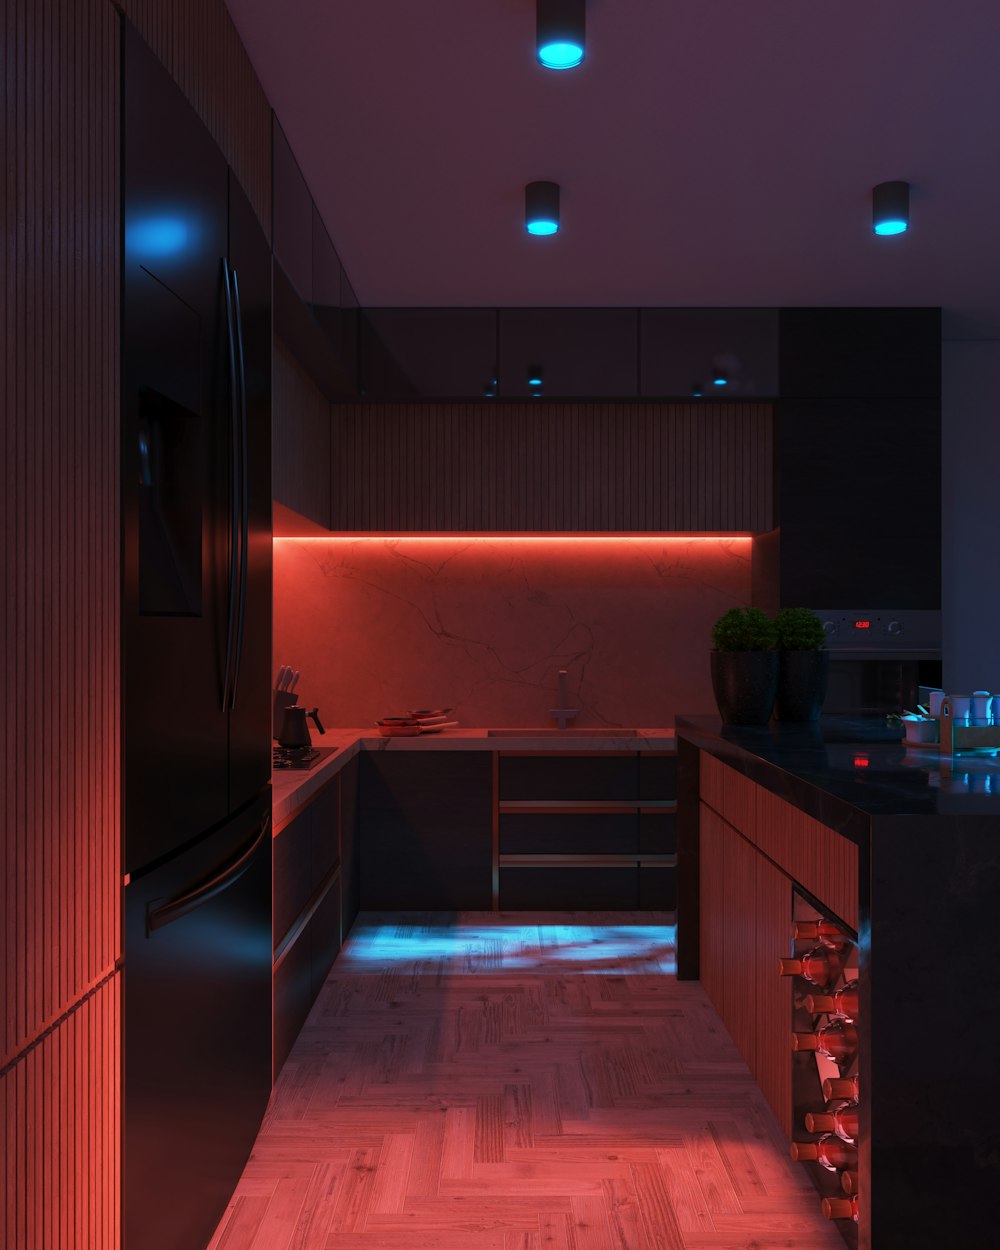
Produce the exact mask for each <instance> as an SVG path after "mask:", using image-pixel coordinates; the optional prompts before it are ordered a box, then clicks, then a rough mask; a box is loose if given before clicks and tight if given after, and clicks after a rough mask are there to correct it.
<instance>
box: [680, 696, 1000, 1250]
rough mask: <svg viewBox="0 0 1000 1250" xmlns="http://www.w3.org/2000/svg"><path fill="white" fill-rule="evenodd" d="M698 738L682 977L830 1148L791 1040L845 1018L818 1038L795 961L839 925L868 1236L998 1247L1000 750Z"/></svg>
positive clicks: (765, 1084)
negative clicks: (815, 1119)
mask: <svg viewBox="0 0 1000 1250" xmlns="http://www.w3.org/2000/svg"><path fill="white" fill-rule="evenodd" d="M677 737H678V974H679V976H680V977H682V978H700V979H701V980H702V982H703V983H704V985H705V987H706V989H707V990H708V992H709V994H710V996H711V997H712V999H713V1001H714V1003H715V1005H716V1007H717V1008H718V1010H719V1012H720V1015H721V1016H722V1018H723V1020H724V1021H725V1023H726V1025H727V1027H728V1029H729V1031H730V1033H731V1034H732V1035H733V1038H734V1041H736V1043H737V1046H738V1047H739V1048H740V1050H741V1053H743V1055H744V1058H745V1059H746V1060H747V1063H748V1064H749V1066H750V1067H751V1070H752V1071H753V1072H754V1075H755V1077H756V1078H757V1080H758V1083H759V1084H760V1086H761V1089H762V1090H763V1092H764V1094H765V1096H766V1097H767V1098H768V1101H769V1102H770V1104H771V1106H772V1107H773V1109H774V1110H775V1113H776V1114H777V1116H778V1119H779V1122H780V1123H781V1124H782V1125H783V1127H784V1128H785V1131H786V1132H787V1133H788V1135H789V1137H790V1139H792V1140H795V1141H799V1142H804V1143H815V1142H816V1141H817V1139H818V1134H810V1133H808V1132H807V1131H806V1130H805V1127H804V1124H803V1122H802V1119H801V1115H800V1113H801V1111H802V1109H803V1105H804V1103H803V1099H804V1098H805V1099H808V1092H807V1093H806V1094H803V1085H802V1078H803V1068H802V1063H801V1061H802V1058H803V1056H802V1055H799V1054H796V1055H795V1056H793V1054H792V1046H791V1043H792V1038H791V1034H792V1032H793V1029H795V1030H801V1029H802V1028H803V1027H805V1028H807V1029H808V1028H810V1027H819V1026H820V1025H821V1024H822V1023H823V1022H824V1021H826V1020H827V1019H828V1017H827V1016H826V1015H824V1014H822V1013H819V1014H814V1015H813V1016H812V1017H811V1019H812V1020H813V1024H812V1025H811V1026H810V1024H809V1023H808V1020H809V1019H810V1017H809V1016H806V1017H805V1019H806V1020H807V1023H806V1024H805V1025H804V1026H803V1023H802V1022H803V1002H804V993H803V991H806V990H809V989H810V988H811V989H812V991H813V992H818V990H817V989H816V987H815V986H813V987H809V986H808V985H806V984H805V983H804V982H802V981H801V980H800V979H799V978H797V977H787V978H783V977H780V976H779V975H778V960H779V958H788V957H791V956H792V955H793V954H800V955H801V954H802V953H803V950H804V947H805V946H807V945H809V943H805V944H803V943H802V942H799V943H796V944H793V938H792V933H793V930H792V924H793V920H794V919H796V918H798V917H800V916H802V915H803V914H807V912H808V913H811V914H813V915H819V916H823V917H826V918H828V919H830V920H831V921H832V922H835V923H836V924H837V926H838V927H839V928H840V929H841V930H842V931H843V932H845V933H846V934H847V935H849V936H850V937H851V938H853V939H854V943H855V945H854V948H853V950H852V954H851V958H852V960H853V963H854V966H855V967H857V969H858V974H859V976H858V979H859V986H858V992H859V1006H858V1019H857V1032H858V1039H859V1045H858V1050H857V1056H856V1060H855V1066H854V1067H853V1069H852V1071H853V1072H856V1074H857V1075H858V1078H859V1086H860V1091H861V1093H860V1108H859V1118H860V1129H859V1137H858V1158H857V1163H856V1167H857V1177H858V1180H857V1187H858V1190H859V1200H858V1207H859V1220H858V1223H857V1225H856V1226H853V1222H852V1221H849V1222H847V1223H848V1224H850V1225H852V1226H851V1227H848V1226H846V1225H845V1227H844V1231H845V1234H846V1240H848V1242H851V1240H852V1238H853V1237H854V1235H855V1234H856V1236H857V1244H859V1245H860V1246H861V1247H862V1248H863V1250H886V1248H887V1250H891V1248H892V1247H894V1246H914V1247H916V1246H919V1247H925V1246H926V1247H939V1246H940V1247H945V1246H961V1247H962V1248H963V1250H979V1248H980V1247H983V1248H985V1247H987V1246H989V1247H993V1246H995V1245H996V1244H997V1242H998V1228H1000V1218H998V1215H997V1210H996V1200H995V1197H994V1191H995V1188H996V1185H997V1182H998V1180H1000V1129H998V1120H997V1117H996V1114H995V1111H994V1108H995V1106H996V1103H997V1093H998V1090H997V1086H998V1083H1000V1078H998V1076H997V1063H996V1042H995V1038H996V1032H997V1025H998V1012H997V1009H996V1006H995V1001H996V990H995V987H994V975H995V974H994V973H993V968H992V959H991V958H990V952H992V950H993V949H994V947H995V944H996V929H997V920H996V908H997V901H998V899H1000V764H998V763H997V757H995V756H979V757H977V756H955V757H951V756H949V755H942V754H940V753H939V752H938V751H937V750H936V749H933V748H909V747H906V746H904V744H903V743H902V742H901V741H900V740H899V739H900V737H901V729H900V727H899V725H898V724H897V725H895V726H893V725H887V724H886V721H885V718H884V717H883V718H833V717H831V718H824V720H823V721H821V722H820V723H819V724H818V725H816V726H784V727H781V726H768V727H765V728H750V727H741V728H733V727H729V728H725V727H723V726H722V725H721V723H720V722H719V721H718V719H717V718H714V717H702V716H692V717H679V718H678V720H677ZM802 908H806V909H807V912H803V910H802ZM844 1072H845V1074H846V1073H847V1067H846V1066H845V1068H844ZM805 1105H806V1106H808V1109H809V1110H811V1111H814V1112H821V1111H823V1110H824V1109H825V1107H824V1104H823V1102H822V1101H818V1102H817V1101H815V1100H814V1102H813V1104H812V1105H809V1104H808V1101H806V1103H805ZM809 1166H811V1167H813V1168H814V1169H815V1170H816V1172H817V1175H818V1183H819V1185H820V1188H821V1189H822V1191H823V1192H825V1193H827V1194H829V1193H831V1192H832V1191H831V1190H830V1188H829V1187H828V1186H829V1181H830V1174H829V1173H825V1172H824V1171H823V1169H818V1168H815V1165H809ZM820 1174H821V1175H820ZM824 1186H826V1187H824Z"/></svg>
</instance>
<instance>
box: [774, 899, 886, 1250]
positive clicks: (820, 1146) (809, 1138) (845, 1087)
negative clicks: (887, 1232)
mask: <svg viewBox="0 0 1000 1250" xmlns="http://www.w3.org/2000/svg"><path fill="white" fill-rule="evenodd" d="M790 938H791V942H790V951H791V953H790V956H787V955H786V956H785V957H782V958H781V959H780V961H779V971H780V972H781V974H782V975H785V976H788V977H790V978H791V982H792V994H791V1026H792V1027H791V1037H790V1039H789V1042H790V1045H791V1047H792V1052H793V1053H792V1150H791V1153H792V1158H793V1159H797V1160H798V1161H799V1162H800V1163H801V1164H802V1166H803V1167H805V1168H807V1169H808V1171H809V1174H810V1177H811V1179H812V1182H813V1184H814V1185H815V1187H816V1190H817V1192H818V1194H819V1197H820V1205H821V1209H822V1211H823V1214H824V1215H825V1216H827V1218H829V1219H831V1220H833V1221H835V1223H836V1226H837V1229H838V1231H839V1232H840V1234H841V1236H842V1237H843V1239H844V1241H845V1243H846V1244H847V1245H848V1246H850V1247H851V1250H857V1247H858V1203H859V1201H860V1202H864V1201H865V1196H864V1195H863V1194H861V1195H859V1192H858V1191H859V1184H858V1147H859V1138H860V1133H861V1129H860V1124H859V1116H860V1098H861V1097H863V1096H864V1087H863V1086H862V1085H861V1083H860V1079H859V1073H858V1055H859V1051H860V1046H859V1040H860V1038H859V1032H860V1030H861V1029H863V1028H864V1020H863V1019H860V1018H859V1011H858V949H857V934H856V933H854V932H853V931H852V930H850V929H849V928H847V926H845V925H843V924H841V923H840V922H839V921H837V920H835V919H833V918H832V917H830V916H827V915H824V914H823V913H822V912H819V911H817V910H816V908H815V907H814V906H813V904H812V903H811V902H810V901H809V900H808V899H807V898H805V897H804V896H802V895H801V894H799V893H798V891H795V892H794V895H793V923H792V932H791V934H790Z"/></svg>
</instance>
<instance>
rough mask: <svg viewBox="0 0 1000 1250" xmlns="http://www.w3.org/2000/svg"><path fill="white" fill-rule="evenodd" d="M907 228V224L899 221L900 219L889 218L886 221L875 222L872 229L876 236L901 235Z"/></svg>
mask: <svg viewBox="0 0 1000 1250" xmlns="http://www.w3.org/2000/svg"><path fill="white" fill-rule="evenodd" d="M908 226H909V223H908V222H905V221H900V219H899V218H898V217H896V218H891V219H890V220H888V221H879V222H876V223H875V225H874V226H873V227H872V229H873V230H874V231H875V233H876V234H903V233H904V232H905V231H906V229H907V228H908Z"/></svg>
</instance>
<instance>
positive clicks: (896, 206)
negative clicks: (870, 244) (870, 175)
mask: <svg viewBox="0 0 1000 1250" xmlns="http://www.w3.org/2000/svg"><path fill="white" fill-rule="evenodd" d="M909 226H910V184H909V183H908V182H880V183H879V184H878V186H877V187H873V188H872V230H874V231H875V233H876V234H902V233H903V232H904V231H905V230H908V229H909Z"/></svg>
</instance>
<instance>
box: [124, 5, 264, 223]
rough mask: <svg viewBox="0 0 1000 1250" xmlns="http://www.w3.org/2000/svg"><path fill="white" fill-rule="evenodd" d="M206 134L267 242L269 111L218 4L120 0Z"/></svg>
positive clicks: (226, 13) (261, 88)
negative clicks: (222, 157) (231, 171)
mask: <svg viewBox="0 0 1000 1250" xmlns="http://www.w3.org/2000/svg"><path fill="white" fill-rule="evenodd" d="M120 7H121V9H122V11H123V12H124V13H125V16H126V17H127V18H128V19H129V20H130V21H131V22H132V24H133V25H134V26H135V28H136V29H137V30H138V31H139V33H140V35H142V37H143V39H145V41H146V42H147V43H148V44H149V46H150V48H152V50H153V51H154V52H155V53H156V55H157V56H158V57H159V59H160V60H161V61H162V62H163V64H164V65H165V66H166V67H167V69H168V70H169V71H170V74H171V76H172V77H173V78H174V79H175V81H176V82H177V83H178V85H179V86H180V88H181V90H182V91H183V92H184V94H185V96H186V97H187V98H188V100H189V101H190V102H191V104H192V105H193V106H194V108H195V110H196V111H197V113H198V115H199V117H201V119H202V121H203V122H204V123H205V125H206V126H207V127H208V129H209V130H210V131H211V133H212V136H213V138H214V139H215V141H216V143H217V144H218V145H219V147H220V148H221V149H222V152H223V154H224V155H225V157H226V160H227V161H228V162H229V164H230V165H231V166H232V167H233V169H234V171H235V173H236V177H237V180H238V181H239V183H240V186H242V188H243V189H244V191H246V193H247V198H248V199H249V200H250V203H251V204H252V205H253V208H254V211H255V212H256V214H257V217H258V218H259V220H260V223H261V225H262V226H263V227H264V232H265V234H266V235H267V238H268V239H270V238H271V106H270V104H269V103H268V101H267V96H266V95H265V94H264V89H263V87H262V86H261V84H260V80H259V79H258V78H257V75H256V73H255V72H254V69H253V66H252V65H251V63H250V58H249V56H248V55H247V52H246V49H245V48H244V47H243V43H242V41H241V40H240V37H239V34H238V33H237V31H236V27H235V26H234V25H233V21H232V18H231V17H230V16H229V12H228V10H227V9H226V6H225V4H224V2H223V0H171V2H170V3H169V4H164V3H163V0H120Z"/></svg>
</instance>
